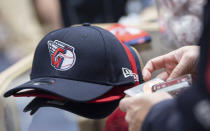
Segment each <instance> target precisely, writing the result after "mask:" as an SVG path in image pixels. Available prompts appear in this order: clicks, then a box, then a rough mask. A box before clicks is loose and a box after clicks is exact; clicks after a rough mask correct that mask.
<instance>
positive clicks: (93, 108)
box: [24, 97, 120, 119]
mask: <svg viewBox="0 0 210 131" xmlns="http://www.w3.org/2000/svg"><path fill="white" fill-rule="evenodd" d="M119 101H120V99H118V100H114V101H110V102H105V103H83V102H73V101H65V100H56V99H48V98H39V97H36V98H34V99H33V100H32V101H31V102H30V103H29V104H28V105H27V106H26V107H25V108H24V112H30V114H31V115H33V114H34V113H36V112H37V111H38V110H39V109H40V108H41V107H55V108H59V109H62V110H65V111H68V112H73V113H75V114H78V115H80V116H83V117H86V118H90V119H101V118H104V117H106V116H108V115H109V114H111V113H112V112H113V111H114V109H115V108H116V107H117V106H118V104H119Z"/></svg>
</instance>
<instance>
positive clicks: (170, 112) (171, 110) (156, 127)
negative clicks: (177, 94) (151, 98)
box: [142, 99, 184, 131]
mask: <svg viewBox="0 0 210 131" xmlns="http://www.w3.org/2000/svg"><path fill="white" fill-rule="evenodd" d="M183 123H184V121H183V119H182V115H181V114H180V112H179V110H178V109H177V105H176V101H175V100H174V99H173V100H165V101H163V102H160V103H158V104H156V105H155V106H153V108H152V109H151V110H150V111H149V113H148V115H147V117H146V119H145V120H144V122H143V126H142V131H184V127H183Z"/></svg>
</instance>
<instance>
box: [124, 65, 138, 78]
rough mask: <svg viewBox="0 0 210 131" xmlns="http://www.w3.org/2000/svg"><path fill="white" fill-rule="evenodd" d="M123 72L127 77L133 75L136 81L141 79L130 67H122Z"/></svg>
mask: <svg viewBox="0 0 210 131" xmlns="http://www.w3.org/2000/svg"><path fill="white" fill-rule="evenodd" d="M122 72H123V75H124V77H125V78H127V77H133V78H134V81H139V76H138V75H137V74H135V73H133V72H132V70H130V69H128V68H122Z"/></svg>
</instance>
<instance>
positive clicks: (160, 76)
mask: <svg viewBox="0 0 210 131" xmlns="http://www.w3.org/2000/svg"><path fill="white" fill-rule="evenodd" d="M168 77H169V74H168V72H166V71H163V72H161V73H160V74H158V75H157V76H156V78H160V79H162V80H164V81H165V80H167V79H168Z"/></svg>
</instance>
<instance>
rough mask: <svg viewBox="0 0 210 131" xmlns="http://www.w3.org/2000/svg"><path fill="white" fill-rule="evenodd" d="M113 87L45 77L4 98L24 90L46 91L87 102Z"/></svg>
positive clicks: (6, 94) (17, 89) (12, 91)
mask: <svg viewBox="0 0 210 131" xmlns="http://www.w3.org/2000/svg"><path fill="white" fill-rule="evenodd" d="M112 88H113V86H110V85H101V84H95V83H89V82H81V81H75V80H69V79H61V78H50V77H45V78H44V77H43V78H37V79H33V80H31V81H29V82H27V83H25V84H22V85H20V86H18V87H16V88H13V89H11V90H9V91H7V92H6V93H5V94H4V96H5V97H9V96H11V95H14V94H15V93H17V92H19V91H21V90H24V89H37V90H42V91H46V92H49V93H52V94H55V95H58V96H60V97H64V98H66V99H68V100H72V101H80V102H86V101H90V100H93V99H96V98H98V97H100V96H102V95H104V94H105V93H106V92H108V91H109V90H111V89H112Z"/></svg>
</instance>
